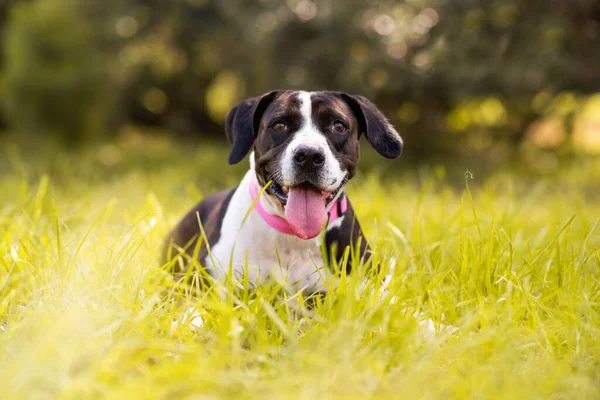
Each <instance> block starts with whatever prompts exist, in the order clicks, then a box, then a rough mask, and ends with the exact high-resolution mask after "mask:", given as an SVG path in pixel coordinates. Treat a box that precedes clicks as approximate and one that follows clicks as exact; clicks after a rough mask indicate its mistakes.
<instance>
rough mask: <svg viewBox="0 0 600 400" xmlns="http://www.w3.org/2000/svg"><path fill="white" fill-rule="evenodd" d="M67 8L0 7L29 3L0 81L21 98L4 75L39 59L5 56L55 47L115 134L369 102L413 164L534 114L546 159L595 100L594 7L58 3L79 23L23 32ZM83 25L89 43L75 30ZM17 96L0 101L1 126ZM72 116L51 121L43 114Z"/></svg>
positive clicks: (419, 0) (571, 1) (491, 143)
mask: <svg viewBox="0 0 600 400" xmlns="http://www.w3.org/2000/svg"><path fill="white" fill-rule="evenodd" d="M66 1H67V0H54V1H52V0H35V1H33V2H30V1H25V0H13V1H12V2H9V3H5V5H4V6H2V5H0V18H2V14H1V11H2V10H1V8H2V7H5V8H6V9H8V8H12V7H14V8H20V7H31V9H32V10H36V12H35V14H36V15H37V16H39V17H38V18H31V20H30V21H27V20H25V21H23V23H22V24H21V23H19V24H17V23H16V22H14V21H12V20H13V19H14V18H15V17H16V15H17V14H18V13H9V14H8V15H9V17H8V19H7V20H5V21H2V20H1V19H0V24H2V23H3V22H4V23H5V24H8V26H9V27H10V26H14V25H19V26H22V27H21V28H19V29H17V28H13V29H8V30H7V32H6V36H7V39H6V40H7V42H8V43H11V42H12V41H13V40H17V39H12V38H11V37H12V36H13V35H15V34H16V35H17V36H19V35H20V36H24V35H25V32H29V33H28V35H27V38H28V39H27V40H28V42H27V43H24V44H22V45H15V46H16V47H17V48H16V49H15V48H13V49H12V50H11V48H10V46H8V47H7V48H5V49H4V53H5V63H6V67H5V68H4V69H5V71H4V72H3V74H4V75H7V76H5V80H6V82H7V84H9V85H13V86H15V85H17V87H19V86H18V85H19V83H18V82H20V81H21V80H22V79H23V78H22V75H18V76H13V75H14V74H15V72H10V71H11V69H14V68H16V67H14V66H11V65H13V64H14V63H16V62H23V63H26V64H28V65H29V64H32V65H30V68H32V69H33V70H31V71H29V75H27V77H30V78H32V77H36V75H37V74H38V73H39V74H42V76H44V75H43V72H44V71H46V66H45V63H46V62H48V61H46V60H45V59H42V58H39V57H37V58H35V57H33V56H31V57H32V58H27V59H23V60H21V61H13V60H12V58H13V55H12V54H13V53H15V52H16V53H17V54H16V55H17V60H19V54H18V53H19V52H20V51H22V50H20V48H21V47H24V48H27V46H34V43H36V41H40V40H42V39H44V38H46V37H48V38H53V37H54V38H56V40H58V41H60V45H59V46H62V47H61V48H65V49H66V48H73V49H76V50H73V51H75V52H79V51H84V53H85V54H88V56H86V57H85V58H86V59H94V60H98V61H97V62H96V61H94V62H91V63H90V64H86V63H81V64H77V71H78V72H77V74H82V78H81V79H82V80H81V81H80V82H79V83H80V84H78V85H77V87H78V88H80V89H81V90H84V89H83V87H87V86H88V85H90V86H92V87H94V88H97V86H95V85H94V83H93V82H91V81H94V82H95V80H94V79H95V78H94V79H91V78H90V79H91V81H90V82H88V81H86V79H87V78H84V77H87V76H88V74H89V73H90V70H89V68H90V67H92V66H96V67H99V68H101V70H102V71H103V72H105V73H107V74H108V75H109V76H110V80H109V82H110V84H108V85H106V87H108V88H110V90H111V92H112V96H113V101H111V103H113V102H114V103H115V104H112V106H113V109H112V111H113V112H112V117H113V120H114V121H115V122H116V123H117V125H119V124H122V123H125V122H134V123H142V124H146V125H155V126H161V127H166V128H167V129H168V130H171V131H173V132H174V133H176V134H179V135H182V134H185V133H189V132H197V131H200V132H201V134H202V135H215V134H219V133H220V132H221V130H222V124H223V119H224V114H225V113H226V112H227V110H228V109H229V108H230V107H232V106H233V105H234V104H235V102H237V101H239V100H240V99H242V98H244V97H250V96H254V95H257V94H260V93H264V92H266V91H268V90H272V89H274V88H303V89H309V90H316V89H336V90H344V91H349V92H357V93H361V94H364V95H366V96H368V97H370V98H372V99H373V100H374V101H375V102H376V104H378V105H379V106H380V107H381V108H382V109H383V110H384V111H385V113H386V115H388V116H389V117H390V119H391V120H392V122H393V123H395V124H396V125H398V126H399V128H400V129H401V130H402V131H403V133H404V135H405V137H406V141H407V146H408V147H409V148H411V149H412V151H411V152H410V153H409V154H410V155H411V156H413V157H425V156H428V155H430V154H431V153H435V152H440V151H446V150H449V151H452V152H454V151H456V150H457V149H469V151H470V152H478V151H482V150H485V151H487V150H490V149H493V148H494V147H496V146H497V145H499V144H500V145H505V146H507V147H509V148H510V151H514V145H515V144H518V143H520V142H522V141H523V140H524V139H525V138H526V137H527V135H528V132H529V130H530V129H528V128H531V127H534V128H535V127H536V126H537V125H536V124H537V123H538V120H539V119H540V118H542V119H543V121H544V122H546V120H547V119H548V118H549V119H550V120H552V121H560V123H561V124H560V125H561V126H556V128H555V129H553V132H554V135H555V136H558V137H564V138H565V139H564V140H560V141H556V142H553V143H555V144H554V145H553V146H552V149H555V148H560V147H566V148H567V149H568V148H569V147H570V145H571V144H572V143H571V140H570V139H569V134H570V133H573V134H575V133H576V131H577V124H574V123H573V119H574V118H576V117H577V115H578V110H579V108H581V107H582V106H583V104H584V103H585V102H586V101H587V97H588V96H589V95H590V94H593V93H595V92H598V91H600V87H599V83H600V76H599V75H598V74H599V72H598V71H600V56H599V55H598V52H594V51H591V50H590V49H594V48H597V47H598V45H599V44H600V43H599V41H600V8H599V7H600V6H599V5H598V3H597V2H595V1H594V0H555V1H528V2H522V1H516V0H494V1H473V0H453V1H444V0H411V1H383V0H381V1H380V0H376V1H367V2H365V1H347V0H323V1H319V2H315V1H312V0H285V1H284V0H261V1H254V2H248V1H241V0H227V1H220V0H173V1H167V2H164V1H162V2H161V1H155V0H154V1H145V2H140V1H134V0H128V1H122V0H86V1H83V0H71V1H72V2H77V3H78V4H79V10H80V13H74V12H72V11H69V12H67V13H64V14H61V20H62V21H64V23H63V24H61V25H62V28H63V29H62V30H58V31H57V32H55V31H51V32H45V31H43V30H40V29H39V28H36V27H35V26H34V25H35V24H39V23H40V22H36V21H43V20H45V19H47V18H50V17H45V16H44V14H45V13H46V12H48V13H49V14H52V12H53V11H51V10H50V8H46V11H44V9H43V6H42V4H45V3H47V4H50V3H54V2H57V4H60V3H65V2H66ZM65 4H66V3H65ZM36 7H39V8H40V10H37V9H36ZM70 10H71V8H70ZM31 14H32V13H30V14H29V15H31ZM25 19H27V18H25ZM83 24H86V26H89V27H90V30H91V33H92V34H89V32H87V33H85V34H83V35H82V34H81V33H80V32H78V29H81V27H82V26H83ZM30 25H31V26H30ZM78 26H79V28H78ZM71 29H72V30H71ZM19 32H20V33H19ZM61 32H62V33H61ZM59 35H62V36H59ZM39 36H41V39H40V38H39ZM42 41H43V40H42ZM73 41H74V42H76V43H71V42H73ZM83 41H87V43H88V46H86V47H85V49H81V43H82V42H83ZM5 47H6V46H5ZM34 48H35V47H34ZM21 57H23V56H21ZM65 57H70V55H69V54H66V55H65ZM52 76H53V77H54V76H62V75H60V74H57V71H53V72H52ZM15 79H16V81H17V82H16V83H13V82H12V81H13V80H15ZM54 79H57V80H59V79H61V78H54ZM34 81H35V79H34ZM42 81H43V80H42ZM48 90H50V91H51V92H52V90H51V89H43V92H44V93H45V92H47V91H48ZM89 90H90V92H94V90H93V89H89ZM52 93H54V92H52ZM27 96H28V95H26V94H23V95H22V96H21V97H19V98H18V99H15V100H13V104H14V105H15V106H13V108H8V109H5V110H4V117H5V118H9V119H10V117H11V116H12V114H13V111H12V110H14V108H15V107H16V105H19V104H22V103H24V102H25V103H27V101H28V100H29V98H28V97H27ZM65 96H66V97H69V95H65ZM73 96H74V97H75V98H77V100H73V103H74V104H80V103H79V102H80V99H79V97H81V96H79V95H78V94H77V93H75V94H73ZM64 101H66V100H64ZM57 103H58V105H56V107H59V108H60V107H61V105H62V104H63V103H62V102H57ZM95 104H96V106H97V107H100V108H102V107H103V106H104V104H103V103H95ZM96 106H95V107H96ZM41 108H42V109H45V108H44V107H41ZM61 110H69V107H64V108H61ZM596 113H597V114H598V113H600V112H598V111H597V112H596ZM54 114H55V112H52V115H54ZM71 117H72V113H71V114H70V113H68V112H64V111H63V112H62V113H58V114H57V117H56V119H60V118H66V119H68V118H71ZM35 119H36V118H33V120H35ZM71 131H72V130H70V132H71ZM195 135H196V134H195ZM596 136H597V134H596ZM546 146H548V143H546Z"/></svg>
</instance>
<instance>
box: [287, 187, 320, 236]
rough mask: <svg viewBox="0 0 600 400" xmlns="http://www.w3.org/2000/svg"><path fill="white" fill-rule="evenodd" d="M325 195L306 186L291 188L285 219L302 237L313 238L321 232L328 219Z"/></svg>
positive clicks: (297, 234)
mask: <svg viewBox="0 0 600 400" xmlns="http://www.w3.org/2000/svg"><path fill="white" fill-rule="evenodd" d="M324 196H327V194H325V195H323V194H322V193H321V192H320V191H318V190H315V189H309V188H305V187H295V188H290V191H289V193H288V199H287V204H286V206H285V219H286V220H287V222H288V223H289V224H290V227H291V228H292V230H293V231H294V233H295V234H296V236H298V237H299V238H301V239H312V238H314V237H315V236H317V235H318V234H319V233H320V232H321V228H322V227H323V224H325V220H326V219H327V211H326V210H325V201H324V200H323V198H324Z"/></svg>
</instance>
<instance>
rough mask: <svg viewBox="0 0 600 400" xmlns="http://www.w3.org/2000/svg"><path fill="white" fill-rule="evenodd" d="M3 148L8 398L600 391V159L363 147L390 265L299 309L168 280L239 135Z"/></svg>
mask: <svg viewBox="0 0 600 400" xmlns="http://www.w3.org/2000/svg"><path fill="white" fill-rule="evenodd" d="M2 151H3V153H2V156H1V157H0V227H1V231H2V236H1V237H0V365H2V367H1V368H0V386H1V387H2V391H1V395H0V397H1V398H2V399H26V398H31V399H86V398H94V399H97V398H110V399H120V398H123V399H130V398H143V399H175V398H195V399H201V398H202V399H204V398H235V399H243V398H252V399H255V398H261V399H263V398H264V399H283V398H303V399H329V398H331V399H333V398H344V399H349V398H418V399H430V398H432V399H463V398H476V399H484V398H485V399H493V398H506V399H516V398H529V399H532V398H544V399H548V398H552V399H567V398H568V399H572V398H582V399H583V398H590V399H592V398H599V397H600V364H599V359H598V357H599V356H600V314H599V311H600V227H598V226H597V223H598V218H599V216H600V200H599V199H600V160H598V159H595V160H594V159H591V158H577V159H570V158H556V159H554V158H550V159H548V160H546V161H544V163H543V168H542V167H539V166H538V167H531V166H529V164H527V163H525V162H518V163H517V162H513V163H510V166H508V164H507V166H506V167H503V168H500V169H495V168H489V166H488V168H486V170H485V172H484V170H483V167H482V166H481V164H480V166H479V167H478V166H477V165H474V166H469V165H468V160H462V161H461V163H451V162H449V163H445V164H442V163H440V164H439V165H438V164H433V165H432V166H431V167H427V168H424V167H423V168H409V164H408V163H406V162H403V161H402V160H399V161H396V162H390V161H384V160H381V161H379V160H377V159H376V158H375V157H373V156H372V154H370V153H368V152H367V154H366V157H365V160H366V161H367V162H366V163H365V168H363V170H361V173H360V174H359V176H357V178H356V179H355V180H353V181H352V182H351V184H350V186H349V187H348V192H349V193H350V196H351V199H352V201H353V204H354V207H355V209H356V211H357V214H358V216H359V218H360V220H361V223H362V225H363V228H364V230H365V232H366V234H367V237H368V238H369V239H370V241H371V242H372V243H374V244H375V250H376V254H377V257H378V259H379V260H380V261H381V264H382V271H381V276H378V277H372V278H371V279H363V277H362V276H361V275H360V274H358V273H356V274H352V275H351V276H349V277H347V278H343V279H342V280H341V282H340V284H339V286H338V289H337V290H336V291H335V293H334V294H333V295H332V296H329V297H327V298H326V299H325V300H324V301H323V302H321V303H319V304H317V305H316V307H315V308H314V309H307V308H306V307H305V306H304V305H303V301H302V300H303V299H301V298H299V296H297V295H285V294H282V292H281V288H280V287H279V286H277V285H275V284H273V285H268V286H265V287H261V288H259V289H257V290H255V291H253V292H252V293H248V292H246V291H243V290H236V289H235V286H236V285H235V283H236V282H232V283H230V284H229V285H227V286H225V287H221V288H219V289H221V290H220V291H218V290H211V291H208V292H202V293H190V292H184V291H181V290H180V291H179V292H177V293H178V294H177V295H175V296H178V299H179V301H178V302H173V301H169V300H167V299H165V298H164V297H162V295H163V293H165V289H172V290H173V291H175V290H176V289H181V288H177V287H175V285H174V284H173V283H172V282H171V281H170V280H169V279H168V274H167V273H166V272H165V271H164V270H163V269H162V268H161V265H160V263H159V259H158V256H159V252H160V249H161V246H162V239H163V237H164V236H165V234H166V232H167V231H168V229H169V228H170V227H172V226H173V225H174V224H175V223H176V222H177V220H178V218H180V217H181V216H182V215H183V213H184V212H186V211H187V210H188V209H189V208H190V207H191V206H192V205H193V204H194V203H195V202H197V201H198V200H200V199H201V198H202V196H204V195H206V194H208V193H210V192H211V191H213V190H216V189H219V188H224V187H227V186H229V185H233V184H235V182H236V181H237V180H239V178H240V177H241V174H242V173H243V171H244V170H245V169H246V168H247V166H246V164H244V165H239V166H235V167H228V166H227V165H226V157H225V154H226V149H225V148H223V147H221V146H219V145H214V144H209V143H203V144H189V143H172V142H170V141H168V140H166V139H164V138H161V137H155V138H151V139H142V138H140V137H138V136H136V135H130V136H128V137H126V138H125V139H120V140H118V141H116V142H115V143H112V144H101V145H97V146H92V145H90V146H87V147H86V148H84V149H82V150H79V151H78V152H77V153H76V154H75V153H69V152H67V151H66V150H63V149H61V148H59V147H57V146H55V145H53V144H51V143H41V144H40V143H36V144H25V143H21V144H15V143H12V142H10V141H9V142H6V143H3V146H2ZM540 157H541V156H540ZM544 157H548V155H545V156H544ZM540 159H541V158H540ZM542 160H544V159H542ZM376 163H378V164H376ZM376 165H377V166H378V169H377V168H375V166H376ZM444 165H445V166H444ZM548 165H550V167H548ZM467 168H468V172H467ZM388 275H389V277H388V278H387V279H384V278H385V277H386V276H388ZM242 283H243V282H242ZM330 283H331V282H330ZM217 292H221V293H222V292H225V293H226V295H225V296H224V297H220V296H219V295H218V294H217ZM181 303H184V304H181ZM190 308H193V309H195V310H196V311H195V312H185V310H188V309H190Z"/></svg>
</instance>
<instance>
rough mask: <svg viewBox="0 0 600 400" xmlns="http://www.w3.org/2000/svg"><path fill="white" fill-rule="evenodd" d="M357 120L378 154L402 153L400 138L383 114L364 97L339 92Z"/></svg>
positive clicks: (398, 154)
mask: <svg viewBox="0 0 600 400" xmlns="http://www.w3.org/2000/svg"><path fill="white" fill-rule="evenodd" d="M339 95H340V96H341V98H342V99H343V100H344V101H345V102H346V104H348V106H350V109H351V110H352V112H353V113H354V115H355V116H356V119H357V120H358V123H359V127H360V132H359V135H360V134H361V133H364V134H365V136H366V137H367V141H368V142H369V143H371V146H373V148H374V149H375V150H377V152H378V153H379V154H381V155H382V156H384V157H387V158H397V157H399V156H400V154H401V153H402V138H401V137H400V135H399V134H398V132H396V129H394V127H393V126H392V125H391V124H390V123H389V122H388V120H387V119H386V118H385V116H384V115H383V114H382V113H381V111H379V109H377V107H376V106H375V104H373V103H371V101H369V100H368V99H367V98H366V97H363V96H358V95H349V94H347V93H339Z"/></svg>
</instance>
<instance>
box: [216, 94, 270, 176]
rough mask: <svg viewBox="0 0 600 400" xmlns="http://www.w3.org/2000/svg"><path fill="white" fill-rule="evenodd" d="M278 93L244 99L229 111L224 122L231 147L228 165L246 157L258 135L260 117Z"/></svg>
mask: <svg viewBox="0 0 600 400" xmlns="http://www.w3.org/2000/svg"><path fill="white" fill-rule="evenodd" d="M279 93H280V91H279V90H275V91H273V92H269V93H267V94H265V95H263V96H258V97H253V98H251V99H246V100H244V101H242V102H241V103H240V104H238V105H237V106H235V107H233V108H232V109H231V111H229V114H227V120H226V122H225V134H226V135H227V140H229V143H231V144H232V145H233V146H232V149H231V153H229V165H233V164H237V163H239V162H240V161H242V159H243V158H244V157H246V154H248V152H249V151H250V149H251V148H252V144H253V143H254V139H256V135H257V134H258V129H259V126H260V119H261V117H262V115H263V114H264V112H265V110H266V109H267V107H269V104H271V102H272V101H273V99H275V97H276V96H277V95H278V94H279Z"/></svg>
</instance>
